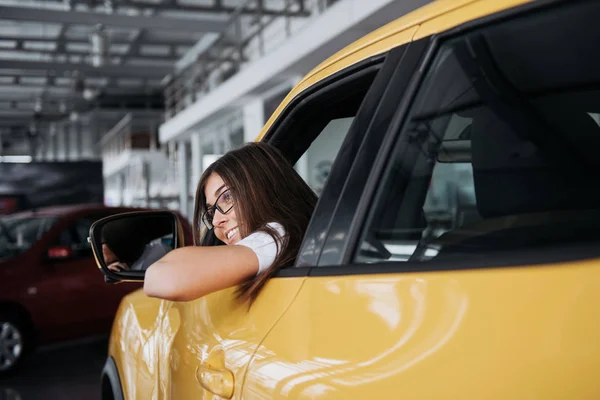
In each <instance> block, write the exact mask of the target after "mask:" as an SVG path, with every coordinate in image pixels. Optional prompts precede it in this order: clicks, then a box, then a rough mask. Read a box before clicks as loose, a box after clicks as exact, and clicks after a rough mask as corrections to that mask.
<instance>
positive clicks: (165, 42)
mask: <svg viewBox="0 0 600 400" xmlns="http://www.w3.org/2000/svg"><path fill="white" fill-rule="evenodd" d="M0 17H1V16H0ZM0 40H10V41H15V42H19V41H21V42H43V43H54V42H56V41H57V38H51V37H48V36H16V35H4V34H2V33H0ZM62 41H64V42H66V43H73V44H75V43H81V44H90V39H89V38H82V39H75V38H70V37H68V36H63V37H62ZM197 41H198V40H197V39H194V38H192V37H190V38H189V39H183V38H182V39H169V38H160V37H157V38H146V41H144V44H145V45H146V44H147V45H156V46H186V47H189V46H191V45H193V44H194V43H196V42H197ZM129 43H130V40H129V39H113V38H111V39H110V44H115V45H120V44H129Z"/></svg>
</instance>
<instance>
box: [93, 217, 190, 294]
mask: <svg viewBox="0 0 600 400" xmlns="http://www.w3.org/2000/svg"><path fill="white" fill-rule="evenodd" d="M90 242H91V244H92V249H93V251H94V258H95V259H96V264H97V265H98V268H100V269H101V270H102V272H103V273H104V275H105V277H106V281H107V282H110V283H113V282H119V281H143V280H144V275H145V271H146V269H147V268H148V267H149V266H150V265H152V264H153V263H155V262H156V261H158V260H159V259H161V258H162V257H163V256H164V255H165V254H167V253H168V252H170V251H171V250H173V249H176V248H178V247H182V246H183V245H184V243H183V231H182V228H181V225H180V222H179V220H178V218H177V216H176V215H175V214H174V213H171V212H168V211H139V212H130V213H123V214H117V215H113V216H110V217H106V218H102V219H100V220H98V221H96V222H95V223H94V224H92V226H91V227H90Z"/></svg>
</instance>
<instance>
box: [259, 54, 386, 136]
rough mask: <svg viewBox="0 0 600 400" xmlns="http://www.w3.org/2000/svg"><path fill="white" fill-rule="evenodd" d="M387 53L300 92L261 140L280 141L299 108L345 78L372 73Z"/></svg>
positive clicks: (344, 80) (339, 83) (348, 68)
mask: <svg viewBox="0 0 600 400" xmlns="http://www.w3.org/2000/svg"><path fill="white" fill-rule="evenodd" d="M387 53H388V52H385V53H381V54H377V55H375V56H372V57H369V58H366V59H364V60H361V61H359V62H357V63H355V64H352V65H350V66H348V67H346V68H344V69H342V70H340V71H338V72H335V73H333V74H331V75H329V76H328V77H326V78H323V79H322V80H320V81H319V82H317V83H315V84H314V85H312V86H310V87H308V88H306V89H305V90H304V91H302V92H300V93H299V94H298V95H297V96H296V97H295V98H294V99H293V100H292V101H290V102H289V103H288V104H287V105H286V106H285V108H284V109H283V111H282V112H281V113H280V115H279V118H277V119H276V120H275V121H274V122H273V124H272V125H271V127H270V128H269V130H268V131H267V132H266V133H265V135H264V137H263V138H262V140H261V141H263V142H267V143H272V142H276V141H280V139H281V136H283V135H285V133H286V125H287V124H289V123H290V122H289V121H291V120H292V118H293V116H294V114H295V113H296V112H298V110H300V109H301V108H303V107H304V106H305V105H306V104H308V103H309V102H312V101H314V100H315V99H316V98H318V97H321V96H322V95H326V94H327V93H328V92H330V91H331V90H335V89H336V88H337V87H338V86H339V85H344V84H346V82H347V79H345V78H352V79H357V78H359V77H360V76H361V75H363V74H368V73H371V72H372V71H373V69H376V68H379V67H380V66H381V64H382V63H383V61H384V60H385V57H386V56H387ZM269 117H270V116H269Z"/></svg>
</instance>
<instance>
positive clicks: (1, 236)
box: [0, 216, 58, 258]
mask: <svg viewBox="0 0 600 400" xmlns="http://www.w3.org/2000/svg"><path fill="white" fill-rule="evenodd" d="M57 219H58V218H57V217H54V216H34V217H31V216H30V217H21V216H5V217H0V258H7V257H13V256H16V255H19V254H21V253H24V252H25V251H26V250H27V249H29V248H30V247H31V246H33V244H34V243H35V242H37V241H38V240H39V239H40V238H41V237H42V235H43V234H44V233H46V232H47V231H48V230H49V229H50V228H51V227H52V225H53V224H54V223H55V222H56V221H57Z"/></svg>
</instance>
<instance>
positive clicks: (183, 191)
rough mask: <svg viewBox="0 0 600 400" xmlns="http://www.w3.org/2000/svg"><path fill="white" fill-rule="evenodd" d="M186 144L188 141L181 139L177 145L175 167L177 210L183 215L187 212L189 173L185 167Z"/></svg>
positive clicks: (186, 157)
mask: <svg viewBox="0 0 600 400" xmlns="http://www.w3.org/2000/svg"><path fill="white" fill-rule="evenodd" d="M187 146H189V142H187V141H185V140H183V141H181V142H179V146H178V147H177V153H178V154H177V169H178V170H179V212H181V214H183V215H184V216H186V217H187V216H188V213H189V201H188V193H189V175H188V169H187V163H188V153H187Z"/></svg>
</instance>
